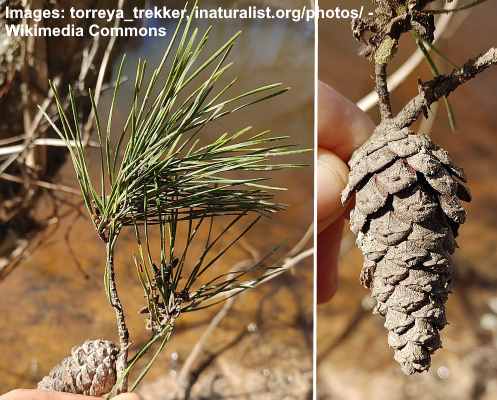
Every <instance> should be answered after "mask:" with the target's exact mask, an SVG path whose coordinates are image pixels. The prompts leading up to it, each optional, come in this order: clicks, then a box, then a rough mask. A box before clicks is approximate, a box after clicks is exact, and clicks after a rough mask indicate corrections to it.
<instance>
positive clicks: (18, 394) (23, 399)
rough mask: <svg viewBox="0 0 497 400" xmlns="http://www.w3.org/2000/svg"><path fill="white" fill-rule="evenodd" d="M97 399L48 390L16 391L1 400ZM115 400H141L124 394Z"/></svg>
mask: <svg viewBox="0 0 497 400" xmlns="http://www.w3.org/2000/svg"><path fill="white" fill-rule="evenodd" d="M95 399H96V397H91V396H83V395H79V394H70V393H59V392H49V391H46V390H31V389H15V390H12V391H10V392H8V393H6V394H4V395H3V396H0V400H95ZM113 400H140V397H139V396H138V395H137V394H135V393H122V394H120V395H119V396H116V397H113Z"/></svg>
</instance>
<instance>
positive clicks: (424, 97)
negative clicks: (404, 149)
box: [394, 48, 497, 129]
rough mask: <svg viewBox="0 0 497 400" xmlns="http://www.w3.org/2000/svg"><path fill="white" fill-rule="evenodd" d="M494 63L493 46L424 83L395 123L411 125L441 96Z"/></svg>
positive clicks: (496, 59)
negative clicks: (445, 73) (449, 71)
mask: <svg viewBox="0 0 497 400" xmlns="http://www.w3.org/2000/svg"><path fill="white" fill-rule="evenodd" d="M494 64H497V48H491V49H490V50H488V51H487V52H486V53H484V54H482V55H480V56H478V57H476V58H474V59H471V60H469V61H468V62H466V63H465V64H464V65H463V66H462V67H460V68H458V69H455V70H454V71H452V73H450V74H448V75H440V76H438V77H436V78H435V79H433V80H431V81H428V82H424V83H422V84H421V86H420V92H419V94H418V95H417V96H416V97H414V98H413V99H412V100H411V101H410V102H409V103H407V104H406V105H405V106H404V108H403V109H402V110H401V111H400V112H399V113H398V114H397V115H396V116H395V118H394V125H395V126H396V127H397V128H399V129H402V128H405V127H406V126H409V125H411V124H412V123H413V122H414V121H416V119H417V118H418V117H419V116H420V115H421V113H423V112H424V113H425V114H426V113H427V111H428V109H429V108H430V105H431V104H432V103H434V102H435V101H437V100H438V99H440V98H441V97H444V96H448V95H449V94H450V93H452V92H453V91H454V90H455V89H456V88H457V87H458V86H460V85H462V84H463V83H465V82H467V81H469V80H470V79H472V78H474V77H475V76H476V75H477V74H479V73H480V72H483V71H484V70H486V69H487V68H488V67H490V66H491V65H494Z"/></svg>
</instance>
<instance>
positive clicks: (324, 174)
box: [317, 82, 375, 303]
mask: <svg viewBox="0 0 497 400" xmlns="http://www.w3.org/2000/svg"><path fill="white" fill-rule="evenodd" d="M317 124H318V127H317V129H318V155H317V230H318V239H317V301H318V303H324V302H326V301H329V300H330V299H331V298H332V297H333V295H334V294H335V291H336V289H337V279H338V275H337V267H338V255H339V251H340V242H341V238H342V231H343V226H344V222H345V218H346V217H348V210H349V208H350V206H351V204H350V203H349V204H347V205H345V206H342V204H341V202H340V195H341V193H342V190H343V189H344V188H345V185H346V184H347V180H348V174H349V169H348V167H347V164H346V162H347V161H348V160H349V158H350V156H351V155H352V152H353V151H354V150H355V149H356V148H357V147H359V146H360V145H361V144H362V143H363V142H364V141H365V140H366V139H367V138H368V137H369V135H370V134H371V133H372V131H373V129H374V127H375V125H374V123H373V121H372V120H371V119H370V118H369V116H368V115H367V114H366V113H365V112H364V111H362V110H361V109H360V108H358V107H357V106H356V105H355V104H354V103H352V102H351V101H350V100H348V99H346V98H345V97H343V96H342V95H341V94H339V93H338V92H337V91H335V90H334V89H333V88H331V87H330V86H328V85H326V84H325V83H323V82H319V85H318V122H317Z"/></svg>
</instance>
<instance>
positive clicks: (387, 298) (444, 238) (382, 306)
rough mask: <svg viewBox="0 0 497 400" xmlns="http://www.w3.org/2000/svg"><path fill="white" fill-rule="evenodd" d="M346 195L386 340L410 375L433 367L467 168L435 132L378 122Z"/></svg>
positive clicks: (353, 163) (355, 160)
mask: <svg viewBox="0 0 497 400" xmlns="http://www.w3.org/2000/svg"><path fill="white" fill-rule="evenodd" d="M349 166H350V175H349V183H348V185H347V187H346V188H345V190H344V192H343V193H342V203H345V202H346V201H347V200H348V199H349V197H350V196H351V195H352V194H353V192H355V194H356V203H355V208H354V210H353V211H352V212H351V216H350V225H351V230H352V231H353V232H354V234H356V235H357V245H358V246H359V248H360V249H361V251H362V252H363V254H364V265H363V268H362V271H361V278H360V279H361V283H362V284H363V285H364V286H366V287H367V288H370V289H371V291H372V296H373V297H374V298H375V299H376V301H377V303H376V306H375V310H374V312H375V313H379V314H381V315H382V316H383V317H385V328H387V329H388V331H389V333H388V344H389V345H390V346H391V347H393V349H394V352H395V355H394V358H395V360H396V361H397V362H398V363H399V364H400V365H401V367H402V370H403V371H404V372H405V373H406V374H408V375H410V374H413V373H415V372H422V371H426V370H427V369H429V367H430V364H431V354H432V353H433V352H434V351H435V350H436V349H437V348H439V347H440V346H441V344H440V336H439V330H441V329H442V328H443V327H444V326H445V325H446V319H445V302H446V300H447V294H448V292H449V285H450V282H451V278H452V262H451V259H450V254H452V253H453V252H454V249H455V247H456V242H455V240H454V238H455V237H456V236H457V230H458V227H459V225H460V224H462V223H464V220H465V217H466V213H465V211H464V209H463V208H462V206H461V204H460V200H464V201H470V200H471V195H470V193H469V190H468V189H467V188H466V186H465V185H464V184H463V182H466V178H465V176H464V172H463V171H462V170H461V169H459V168H457V167H456V166H455V165H454V164H453V163H452V161H451V160H450V159H449V157H448V154H447V152H446V151H445V150H443V149H441V148H439V147H438V146H436V145H435V144H434V143H433V142H432V141H431V140H430V138H428V137H427V136H424V135H416V134H413V133H412V132H410V131H409V129H408V128H404V129H402V130H398V129H396V128H394V127H388V126H387V127H385V126H384V125H380V127H378V128H377V129H376V131H375V133H374V134H373V135H372V136H371V138H370V139H369V140H368V141H367V142H366V143H365V144H364V145H363V146H361V147H360V148H359V149H358V150H356V151H355V152H354V154H353V155H352V158H351V160H350V162H349Z"/></svg>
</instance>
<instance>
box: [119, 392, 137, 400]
mask: <svg viewBox="0 0 497 400" xmlns="http://www.w3.org/2000/svg"><path fill="white" fill-rule="evenodd" d="M113 399H114V400H141V399H140V396H138V395H137V394H136V393H121V394H120V395H118V396H116V397H113Z"/></svg>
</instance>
